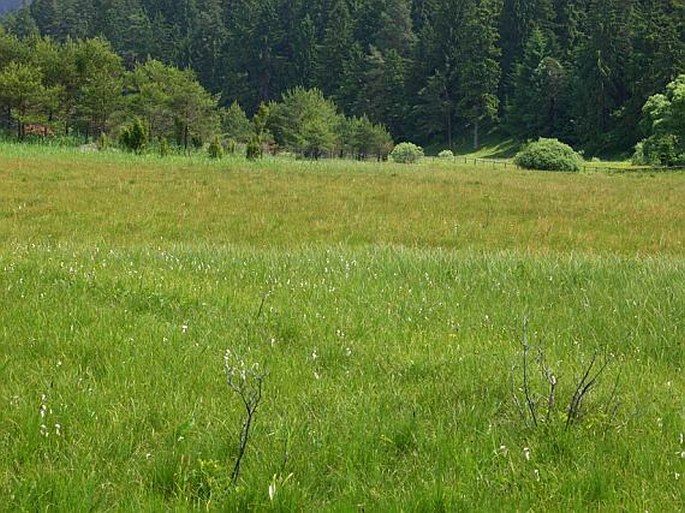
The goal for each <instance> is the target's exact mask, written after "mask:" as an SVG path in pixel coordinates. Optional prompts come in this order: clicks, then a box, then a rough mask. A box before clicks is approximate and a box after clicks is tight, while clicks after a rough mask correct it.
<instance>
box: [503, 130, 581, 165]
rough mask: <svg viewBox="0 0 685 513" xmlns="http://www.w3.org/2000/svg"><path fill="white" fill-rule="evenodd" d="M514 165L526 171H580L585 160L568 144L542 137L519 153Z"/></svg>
mask: <svg viewBox="0 0 685 513" xmlns="http://www.w3.org/2000/svg"><path fill="white" fill-rule="evenodd" d="M514 163H515V164H516V165H517V166H520V167H522V168H525V169H539V170H543V171H580V168H581V166H582V165H583V158H582V157H581V156H580V154H579V153H577V152H576V151H574V150H573V148H571V147H570V146H569V145H568V144H564V143H562V142H560V141H559V140H558V139H546V138H544V137H540V138H539V139H538V140H537V141H535V142H531V143H529V144H527V145H526V146H525V147H524V148H523V149H522V150H521V151H520V152H518V153H517V154H516V156H515V157H514Z"/></svg>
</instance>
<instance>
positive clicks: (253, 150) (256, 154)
mask: <svg viewBox="0 0 685 513" xmlns="http://www.w3.org/2000/svg"><path fill="white" fill-rule="evenodd" d="M262 153H263V151H262V143H261V142H260V140H259V137H257V136H253V137H252V138H250V140H249V141H248V143H247V148H246V149H245V156H246V157H247V159H248V160H257V159H259V158H261V157H262Z"/></svg>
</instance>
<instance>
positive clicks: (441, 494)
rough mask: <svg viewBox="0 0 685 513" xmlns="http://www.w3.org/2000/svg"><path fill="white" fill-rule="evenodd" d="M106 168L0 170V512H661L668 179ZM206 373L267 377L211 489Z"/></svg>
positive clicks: (338, 168)
mask: <svg viewBox="0 0 685 513" xmlns="http://www.w3.org/2000/svg"><path fill="white" fill-rule="evenodd" d="M11 151H15V150H11ZM16 151H19V150H18V149H17V150H16ZM119 158H121V159H123V160H119ZM126 159H128V157H120V156H113V155H101V154H95V155H81V154H79V155H74V154H66V153H65V154H62V153H59V152H58V153H50V152H49V151H44V152H37V151H36V152H34V153H28V154H26V155H25V156H22V157H20V156H17V155H12V154H10V153H3V154H2V156H0V175H1V176H2V180H1V181H0V198H2V203H1V206H0V209H2V210H1V212H2V215H0V234H1V236H2V238H3V241H4V244H3V246H2V248H1V249H0V305H2V308H1V309H0V375H1V376H2V379H1V380H0V401H1V402H2V409H1V410H0V412H1V413H0V497H2V498H3V500H2V501H0V510H4V511H35V510H57V511H74V510H76V511H81V510H83V511H85V510H124V511H127V510H132V511H148V510H149V511H160V510H193V509H196V510H206V509H209V510H213V511H214V510H215V511H247V510H253V511H271V510H276V511H360V510H364V511H458V510H465V511H500V510H511V511H521V510H538V511H598V510H601V511H645V510H649V511H680V510H682V509H683V508H684V507H685V496H684V492H683V489H684V488H683V486H682V484H683V479H685V477H683V476H685V442H684V441H683V432H685V403H684V402H683V397H685V378H683V376H684V374H683V361H684V356H685V355H684V354H683V351H684V347H683V339H684V338H685V320H684V319H685V317H683V315H682V312H683V311H685V279H684V278H683V277H684V276H685V261H684V260H683V257H682V249H680V246H679V244H678V240H682V238H680V234H681V230H682V217H681V214H680V211H679V209H678V208H677V206H678V204H679V203H681V202H680V200H681V199H682V197H683V196H682V187H683V186H682V183H681V182H682V178H683V177H682V175H660V176H655V177H641V178H637V177H625V176H604V175H599V174H591V175H583V174H581V175H579V176H576V177H574V178H573V179H571V178H570V177H567V176H558V175H550V174H529V173H522V172H518V171H516V172H507V173H504V172H499V171H493V172H481V171H477V170H473V169H470V168H454V169H452V168H450V169H439V168H436V167H433V166H430V165H427V166H424V167H419V168H402V167H396V166H392V165H377V164H371V165H368V166H366V165H363V164H353V165H352V167H351V168H350V169H347V168H346V167H345V166H346V164H341V163H335V164H329V165H326V164H309V163H301V162H286V163H284V164H280V163H278V162H272V163H269V162H263V163H261V164H259V165H258V166H254V167H251V164H249V163H246V162H243V161H238V160H236V161H234V162H228V161H223V162H220V163H212V162H210V161H209V160H208V159H207V161H204V160H202V159H198V160H197V161H195V160H191V161H186V160H183V159H178V160H173V159H172V160H169V161H166V160H164V161H162V162H157V161H156V160H152V159H141V160H135V159H132V160H130V163H129V161H128V160H126ZM393 174H394V175H395V176H393ZM131 180H133V182H134V183H130V181H131ZM473 181H479V182H481V183H480V184H479V185H480V186H479V187H475V186H474V185H470V184H469V183H470V182H473ZM205 182H206V183H205ZM637 188H641V190H635V189H637ZM582 190H585V191H593V194H588V195H586V196H585V197H586V198H588V199H587V200H586V201H581V200H580V199H578V197H577V192H578V191H582ZM217 191H218V192H217ZM457 191H458V192H459V194H456V192H457ZM484 191H488V192H487V194H488V195H489V198H490V199H489V200H487V201H486V200H485V199H484V196H483V193H484ZM522 191H526V192H525V193H523V192H522ZM429 192H430V193H431V194H432V195H431V196H429V197H424V195H425V194H427V193H429ZM527 194H530V195H531V196H526V195H527ZM284 197H285V199H284ZM449 197H451V198H453V199H454V201H453V202H446V203H443V201H442V200H443V199H445V198H449ZM657 197H658V198H659V200H658V201H657ZM638 198H642V201H643V203H637V202H636V201H637V199H638ZM505 200H506V201H505ZM31 201H34V203H31ZM355 201H358V203H355ZM183 202H185V203H186V205H185V206H184V205H183ZM20 205H25V206H24V207H22V208H21V209H18V207H19V206H20ZM352 205H354V206H352ZM446 205H448V206H446ZM455 205H457V206H455ZM641 206H642V207H643V208H640V207H641ZM590 207H592V208H603V209H604V210H603V211H602V212H601V215H599V214H597V213H594V212H590V211H589V210H590ZM631 207H632V208H631ZM346 208H347V209H353V211H355V212H356V213H357V215H358V217H357V218H356V219H355V220H354V222H353V221H352V220H351V218H350V215H351V214H350V212H351V210H345V209H346ZM545 208H550V209H552V210H553V209H554V208H556V209H557V211H556V212H552V213H550V214H549V216H550V218H553V219H554V220H555V223H559V224H558V225H553V227H552V228H551V229H550V235H549V236H548V237H547V238H535V237H533V236H532V235H531V238H530V240H529V241H528V242H527V243H526V244H521V243H517V241H516V240H515V236H514V235H513V234H515V233H518V234H521V233H535V232H534V231H532V232H531V231H530V228H526V227H525V226H526V223H531V222H532V223H533V224H535V222H539V221H532V220H531V217H533V218H534V217H535V215H536V214H538V213H542V212H543V210H544V209H545ZM415 211H418V212H420V215H417V216H416V219H414V218H413V216H414V215H416V214H415ZM562 212H563V214H562ZM278 216H280V220H278V222H279V223H280V225H278V226H273V225H272V224H271V223H275V222H276V221H275V220H274V217H278ZM451 216H454V219H453V222H455V223H457V224H459V225H465V224H466V223H467V220H468V219H469V218H473V219H474V221H473V227H472V231H471V232H467V234H466V235H464V237H463V239H462V242H461V243H458V244H457V243H451V242H450V241H453V239H450V238H449V236H452V235H449V236H448V235H447V232H444V231H440V230H439V228H438V227H439V226H440V225H441V224H440V223H441V221H442V220H444V219H448V218H451ZM591 219H594V220H595V222H594V224H592V225H591V226H589V227H585V228H583V223H588V222H589V220H591ZM514 220H518V221H516V222H515V221H514ZM657 220H658V221H659V222H660V223H661V224H659V226H660V227H661V233H660V236H662V237H663V240H664V241H669V242H668V243H664V244H662V246H659V245H658V244H655V243H654V239H653V238H652V236H653V235H654V234H652V235H650V234H648V233H647V230H646V227H645V226H642V225H646V226H647V227H649V226H652V227H654V226H657ZM421 221H423V222H421ZM517 223H521V224H522V225H524V227H521V226H518V224H517ZM650 223H653V224H650ZM260 227H261V229H257V230H256V231H252V230H255V228H260ZM527 230H528V231H527ZM583 230H585V231H583ZM578 233H583V234H585V235H584V236H583V237H579V236H578ZM479 234H480V235H479ZM486 234H487V235H486ZM552 234H554V235H552ZM569 234H575V235H574V237H575V238H573V237H571V236H570V235H569ZM590 235H591V236H590ZM570 240H573V241H574V243H573V244H571V243H570V242H569V241H570ZM660 248H665V249H664V250H663V251H661V249H660ZM524 319H528V322H529V333H528V336H529V339H530V343H531V345H532V346H534V347H535V348H540V349H541V350H544V352H545V355H546V359H547V362H548V363H549V365H550V366H551V367H553V368H554V370H555V372H556V375H557V377H558V381H559V386H558V392H557V398H558V403H559V404H558V415H557V416H554V417H553V418H552V419H551V420H550V421H549V422H547V423H544V424H542V425H541V426H539V427H538V428H537V429H532V428H530V427H527V426H526V425H525V423H524V421H523V419H522V418H521V416H520V414H519V412H518V410H517V408H516V406H515V404H514V402H513V400H512V394H513V392H512V377H513V378H514V383H513V386H514V391H516V389H517V388H519V387H520V386H521V379H522V376H521V342H522V326H523V322H524ZM227 348H230V349H231V350H232V351H234V352H235V353H238V354H239V355H241V356H242V357H243V358H244V359H245V361H246V362H247V363H248V364H249V363H252V362H258V363H259V364H260V365H261V366H262V367H263V368H265V369H266V370H267V371H268V374H267V376H266V378H265V389H264V400H263V403H262V404H261V405H260V407H259V410H258V412H257V415H256V418H255V424H254V431H253V433H252V437H251V439H250V443H249V445H248V449H247V453H246V455H245V459H244V462H243V467H242V472H241V474H240V477H239V479H238V483H237V486H233V485H232V484H231V483H230V479H229V478H230V472H231V470H232V465H233V462H234V459H235V456H236V450H237V447H238V436H239V433H240V429H241V422H242V419H243V417H242V410H241V408H242V406H241V404H240V399H239V398H238V397H236V396H235V395H234V394H232V393H231V392H230V390H229V389H228V387H227V385H226V382H225V375H224V369H223V355H224V352H225V350H226V349H227ZM595 353H598V354H599V355H600V357H602V358H603V357H604V356H610V357H612V358H613V359H612V360H611V361H612V363H611V364H610V366H609V367H608V369H607V371H606V373H605V374H604V375H602V376H601V378H600V380H599V382H598V384H597V386H596V388H595V389H593V390H592V391H591V392H590V393H589V395H588V397H587V402H586V403H585V407H584V409H583V412H584V416H583V418H582V419H581V421H580V422H579V423H578V424H577V425H574V426H572V427H571V428H570V429H568V430H565V429H564V418H563V413H564V404H565V402H567V400H568V398H569V397H570V396H571V394H572V393H573V391H574V388H575V385H576V384H577V382H578V379H579V376H580V374H581V373H582V372H583V369H584V368H585V366H586V365H587V362H588V361H589V359H590V358H591V357H592V355H593V354H595ZM515 366H516V368H514V367H515ZM512 368H514V370H513V372H512ZM531 370H532V374H531V376H532V377H531V385H532V386H534V387H535V388H536V389H537V390H541V391H544V390H543V389H542V388H541V387H542V385H543V384H544V383H542V382H541V379H540V373H539V371H538V369H537V364H535V363H534V364H533V366H532V368H531ZM614 387H616V393H615V394H613V392H612V391H613V390H614ZM615 399H617V400H619V401H620V407H619V408H618V410H617V411H616V414H615V415H609V414H607V410H606V408H605V406H606V405H607V404H608V403H609V402H612V401H613V400H615ZM540 408H543V406H542V399H541V405H540ZM270 487H271V490H272V494H271V496H270V494H269V489H270ZM274 492H275V493H274Z"/></svg>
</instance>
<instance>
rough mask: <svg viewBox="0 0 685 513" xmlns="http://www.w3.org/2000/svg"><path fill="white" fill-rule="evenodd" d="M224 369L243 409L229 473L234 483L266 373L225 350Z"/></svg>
mask: <svg viewBox="0 0 685 513" xmlns="http://www.w3.org/2000/svg"><path fill="white" fill-rule="evenodd" d="M224 367H225V369H226V383H227V384H228V387H229V388H230V389H231V390H232V391H233V392H235V394H236V395H237V396H238V397H239V398H240V400H241V401H242V403H243V406H244V407H245V417H244V419H243V425H242V428H241V430H240V441H239V444H238V453H237V455H236V459H235V464H234V466H233V471H232V472H231V482H233V483H235V482H236V481H237V480H238V476H239V474H240V464H241V462H242V460H243V456H245V451H246V450H247V443H248V441H249V438H250V429H251V427H252V422H253V420H254V416H255V413H256V412H257V407H258V406H259V403H260V402H261V400H262V386H263V384H264V376H265V375H266V373H265V372H264V371H263V370H262V369H261V368H260V366H259V364H258V363H254V364H252V365H251V366H249V367H248V366H247V365H246V364H245V361H244V360H243V359H242V358H240V357H239V356H237V355H236V354H234V353H233V352H231V350H230V349H227V350H226V353H225V354H224Z"/></svg>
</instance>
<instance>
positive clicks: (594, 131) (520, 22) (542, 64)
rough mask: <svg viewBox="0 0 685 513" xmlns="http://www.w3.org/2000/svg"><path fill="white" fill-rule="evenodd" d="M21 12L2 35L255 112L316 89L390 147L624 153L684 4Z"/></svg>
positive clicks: (109, 5) (246, 5)
mask: <svg viewBox="0 0 685 513" xmlns="http://www.w3.org/2000/svg"><path fill="white" fill-rule="evenodd" d="M23 5H24V7H23V8H21V9H19V10H17V11H15V12H14V13H12V14H11V15H9V16H6V17H5V18H4V21H3V25H4V27H5V30H6V32H7V33H8V34H14V35H16V36H17V37H19V38H27V37H35V36H36V35H37V34H40V35H44V36H49V37H50V38H51V40H53V41H55V42H59V43H64V42H65V41H68V40H83V39H86V38H91V37H94V36H98V37H101V38H103V39H104V40H106V41H107V42H109V44H110V45H111V48H112V49H113V50H114V51H115V52H116V53H117V54H118V56H120V58H121V63H122V65H123V67H124V68H125V69H128V70H135V69H137V67H138V68H140V67H141V66H142V65H144V64H145V63H146V62H150V61H149V60H150V59H154V60H155V62H157V61H159V63H163V64H165V65H170V66H174V67H176V68H178V69H179V70H193V71H194V73H195V76H196V77H197V79H198V81H199V83H200V84H201V85H202V86H203V87H204V88H205V89H206V90H207V91H209V92H210V93H211V94H212V95H218V96H216V98H218V101H219V103H220V105H222V106H224V107H229V106H232V105H233V106H236V105H239V106H241V107H242V108H243V109H244V110H245V111H247V114H248V115H252V114H254V113H255V112H257V111H258V108H259V105H260V104H261V103H262V102H268V101H270V100H279V99H281V98H282V97H283V96H282V95H283V94H284V93H285V92H287V91H291V90H294V89H295V88H296V87H301V88H303V89H311V88H317V89H318V90H320V91H321V92H323V95H324V96H325V97H326V98H328V99H330V100H331V101H332V102H334V104H335V105H336V106H337V108H338V109H339V110H340V111H342V112H343V113H345V115H347V116H349V117H350V118H351V119H352V118H355V119H362V117H364V119H368V120H369V121H370V122H371V123H372V124H374V123H378V124H383V125H384V126H386V127H387V128H388V130H389V132H390V134H391V135H392V137H393V138H394V139H395V140H411V141H415V142H418V143H421V144H429V143H432V142H433V143H436V142H437V143H439V144H442V145H444V146H446V147H447V146H452V145H453V144H455V143H456V142H457V141H460V140H464V139H466V138H468V139H469V141H471V142H472V143H473V144H474V145H476V146H477V145H478V144H479V140H480V139H482V137H483V134H485V133H487V132H490V131H492V130H496V131H497V132H498V133H499V134H502V135H511V136H513V137H515V138H516V139H518V140H526V139H528V138H533V137H538V136H546V137H557V138H559V139H562V140H564V141H566V142H568V143H571V144H573V145H574V146H576V147H578V148H583V149H584V150H585V152H586V155H594V154H601V153H606V152H620V151H626V150H630V149H631V148H632V147H633V146H634V145H635V144H636V143H637V142H638V141H639V140H640V139H642V138H643V137H644V134H643V133H642V132H641V125H640V117H641V112H642V107H643V105H644V104H645V101H646V100H647V99H648V98H649V97H650V96H651V95H653V94H655V93H657V92H659V91H662V90H663V89H664V88H665V86H666V84H668V83H669V82H671V81H673V80H674V79H675V78H676V76H677V75H678V74H681V73H683V72H685V1H683V0H308V1H304V0H224V1H221V0H175V1H173V2H171V1H168V0H94V1H93V0H91V1H86V0H33V2H31V3H30V4H26V3H24V4H23ZM3 51H5V52H6V51H7V50H5V49H0V52H3ZM2 60H3V59H2V55H0V67H1V66H2V65H3V64H2ZM4 60H5V61H8V59H7V58H5V59H4ZM43 71H44V72H45V73H47V72H48V71H49V70H45V69H44V70H43ZM234 102H237V103H234ZM95 111H97V109H95Z"/></svg>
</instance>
